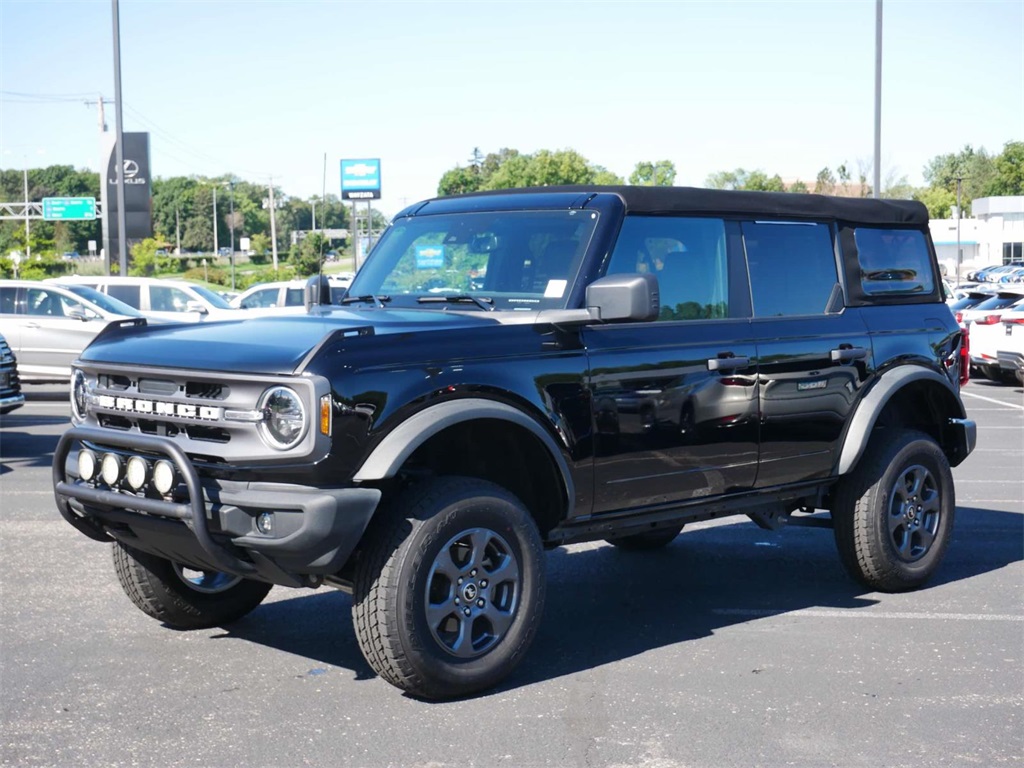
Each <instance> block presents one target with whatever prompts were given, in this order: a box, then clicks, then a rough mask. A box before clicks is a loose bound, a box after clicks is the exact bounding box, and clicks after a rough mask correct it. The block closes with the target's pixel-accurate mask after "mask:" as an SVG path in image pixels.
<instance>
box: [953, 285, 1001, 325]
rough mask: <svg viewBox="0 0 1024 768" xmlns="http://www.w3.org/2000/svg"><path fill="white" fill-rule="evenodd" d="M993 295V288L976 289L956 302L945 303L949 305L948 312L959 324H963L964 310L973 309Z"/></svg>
mask: <svg viewBox="0 0 1024 768" xmlns="http://www.w3.org/2000/svg"><path fill="white" fill-rule="evenodd" d="M994 295H995V289H994V288H977V289H974V290H971V291H968V292H967V293H966V294H964V295H963V296H961V297H960V298H959V299H957V300H956V301H953V302H946V303H947V304H948V305H949V309H950V311H952V313H953V315H954V316H955V317H956V321H957V322H958V323H960V322H963V319H964V318H963V313H964V311H965V310H968V309H970V308H971V307H975V306H977V305H978V304H981V302H983V301H986V300H988V299H991V298H992V296H994Z"/></svg>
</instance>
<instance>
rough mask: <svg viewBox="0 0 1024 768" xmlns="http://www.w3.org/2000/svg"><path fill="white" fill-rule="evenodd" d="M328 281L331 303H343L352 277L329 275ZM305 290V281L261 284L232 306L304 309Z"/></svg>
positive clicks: (238, 298)
mask: <svg viewBox="0 0 1024 768" xmlns="http://www.w3.org/2000/svg"><path fill="white" fill-rule="evenodd" d="M327 280H328V283H329V285H330V287H331V303H332V304H339V303H341V299H342V297H343V296H344V295H345V292H346V291H347V290H348V287H349V286H350V285H351V284H352V276H351V275H340V276H335V275H327ZM305 289H306V281H305V280H285V281H282V282H274V283H260V284H258V285H254V286H252V287H251V288H249V289H248V290H246V291H244V292H242V293H240V294H239V295H238V296H236V297H235V298H234V299H232V300H231V306H233V307H237V308H239V309H269V308H284V307H293V308H294V307H298V308H303V307H305V300H304V295H305Z"/></svg>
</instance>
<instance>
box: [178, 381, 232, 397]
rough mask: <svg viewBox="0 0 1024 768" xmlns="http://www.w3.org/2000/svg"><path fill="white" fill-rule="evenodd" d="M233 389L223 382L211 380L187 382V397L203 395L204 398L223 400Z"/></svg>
mask: <svg viewBox="0 0 1024 768" xmlns="http://www.w3.org/2000/svg"><path fill="white" fill-rule="evenodd" d="M230 393H231V390H230V389H228V388H227V387H225V386H224V385H223V384H217V383H214V382H209V381H187V382H185V397H201V398H203V399H204V400H223V399H224V398H226V397H227V396H228V395H229V394H230Z"/></svg>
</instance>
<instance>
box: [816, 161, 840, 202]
mask: <svg viewBox="0 0 1024 768" xmlns="http://www.w3.org/2000/svg"><path fill="white" fill-rule="evenodd" d="M814 191H815V193H816V194H819V195H831V194H832V193H833V192H835V191H836V177H835V174H834V173H832V169H831V168H829V167H828V166H827V165H826V166H825V167H824V168H822V169H821V170H820V171H818V176H817V178H816V179H815V181H814Z"/></svg>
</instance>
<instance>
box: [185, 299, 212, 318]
mask: <svg viewBox="0 0 1024 768" xmlns="http://www.w3.org/2000/svg"><path fill="white" fill-rule="evenodd" d="M185 311H186V312H198V313H199V314H200V315H206V314H209V312H210V310H208V309H207V308H206V305H205V304H203V302H201V301H189V302H187V303H186V304H185Z"/></svg>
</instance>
